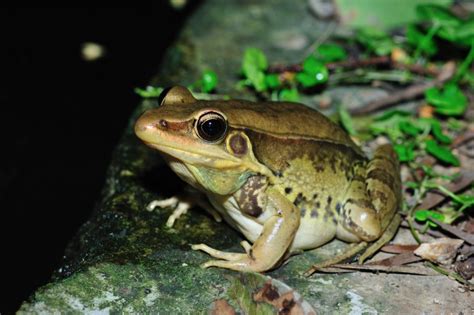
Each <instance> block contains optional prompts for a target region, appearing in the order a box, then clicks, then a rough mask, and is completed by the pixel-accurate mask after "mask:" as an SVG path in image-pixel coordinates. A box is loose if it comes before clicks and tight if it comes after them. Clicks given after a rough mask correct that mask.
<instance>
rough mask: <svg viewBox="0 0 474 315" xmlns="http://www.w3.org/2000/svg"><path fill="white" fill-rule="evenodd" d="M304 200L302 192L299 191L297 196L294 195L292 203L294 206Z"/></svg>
mask: <svg viewBox="0 0 474 315" xmlns="http://www.w3.org/2000/svg"><path fill="white" fill-rule="evenodd" d="M304 200H305V198H304V197H303V194H302V193H299V194H298V196H296V198H295V201H294V202H293V204H294V205H295V206H298V205H299V204H300V203H301V202H303V201H304Z"/></svg>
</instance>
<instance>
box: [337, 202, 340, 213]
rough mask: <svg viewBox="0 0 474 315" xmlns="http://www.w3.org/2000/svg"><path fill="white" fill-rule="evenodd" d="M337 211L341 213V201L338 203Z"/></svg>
mask: <svg viewBox="0 0 474 315" xmlns="http://www.w3.org/2000/svg"><path fill="white" fill-rule="evenodd" d="M336 212H337V214H341V203H339V202H338V203H336Z"/></svg>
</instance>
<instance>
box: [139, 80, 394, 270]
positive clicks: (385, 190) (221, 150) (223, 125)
mask: <svg viewBox="0 0 474 315" xmlns="http://www.w3.org/2000/svg"><path fill="white" fill-rule="evenodd" d="M134 131H135V134H136V136H137V137H138V138H139V139H140V140H141V141H142V142H143V143H144V144H145V145H147V146H149V147H151V148H152V149H154V150H158V151H159V152H160V153H161V155H162V157H163V158H164V160H165V161H166V163H167V164H168V165H169V167H170V168H171V169H172V170H173V171H174V172H175V173H176V174H177V175H178V177H180V178H181V179H182V180H184V181H185V182H186V183H188V184H189V185H190V186H192V187H193V188H194V189H197V190H198V191H200V192H202V193H203V194H204V195H205V196H206V197H207V200H208V201H209V204H210V205H211V206H212V208H213V209H215V211H216V212H217V213H218V214H219V215H220V216H221V217H222V218H223V219H224V220H225V221H226V222H227V223H228V224H229V225H230V226H232V227H233V228H234V229H236V230H237V231H239V232H240V233H242V235H243V236H244V237H245V240H243V241H242V242H241V246H242V247H243V251H242V252H227V251H222V250H218V249H215V248H213V247H211V246H209V245H207V244H193V245H192V249H193V250H197V251H202V252H205V253H207V254H208V255H209V256H211V257H212V258H213V259H211V260H208V261H206V262H205V263H203V264H202V265H201V266H202V267H203V268H208V267H217V268H224V269H230V270H235V271H242V272H266V271H269V270H272V269H274V268H277V267H278V266H280V265H281V264H283V263H284V262H285V261H286V260H287V259H288V258H289V257H290V256H292V255H294V254H298V253H301V252H302V251H304V250H311V249H315V248H318V247H321V246H322V245H324V244H326V243H328V242H330V241H331V240H333V239H336V238H337V239H339V240H342V241H344V242H347V243H349V245H348V246H347V247H346V249H345V250H344V251H343V252H342V253H341V254H339V255H335V256H334V257H332V258H330V259H328V260H326V261H323V262H322V263H319V264H315V265H313V267H312V268H311V269H310V270H309V271H308V272H309V274H311V273H312V272H314V271H316V270H317V269H319V268H323V267H326V266H330V265H332V264H335V263H337V262H341V261H343V260H346V259H349V258H353V257H354V256H355V255H356V254H358V253H360V252H362V254H361V255H360V256H359V263H363V262H364V261H365V260H366V259H367V258H369V257H371V256H372V255H373V254H374V253H375V252H377V251H378V249H380V248H381V247H382V246H383V245H384V244H386V243H387V242H389V241H390V240H391V239H392V238H393V236H394V235H395V233H396V231H397V228H398V226H399V225H400V222H401V217H400V214H399V208H400V203H401V183H400V169H399V168H400V167H399V162H398V158H397V155H396V153H395V152H394V150H393V148H392V146H391V145H390V144H383V145H380V146H378V147H377V148H376V149H375V150H374V153H373V156H372V157H371V158H370V159H369V158H368V157H367V156H366V155H365V154H364V152H363V151H362V149H361V148H360V147H359V146H358V145H357V144H355V142H354V141H353V140H352V139H351V137H350V136H349V135H348V134H347V133H346V132H345V131H344V129H342V128H341V127H340V126H339V125H338V124H336V123H335V122H333V121H331V120H330V119H329V118H327V117H326V116H325V115H323V114H322V113H320V112H319V111H317V110H315V109H312V108H310V107H308V106H305V105H303V104H299V103H294V102H271V101H259V102H252V101H246V100H236V99H231V100H198V99H196V98H195V97H194V96H193V94H192V93H191V91H189V90H188V89H187V88H185V87H182V86H174V87H172V88H169V89H168V90H166V91H164V92H163V95H162V97H161V102H160V104H159V106H157V107H155V108H152V109H149V110H147V111H145V112H144V113H143V114H141V116H140V117H139V118H138V119H137V121H136V123H135V127H134Z"/></svg>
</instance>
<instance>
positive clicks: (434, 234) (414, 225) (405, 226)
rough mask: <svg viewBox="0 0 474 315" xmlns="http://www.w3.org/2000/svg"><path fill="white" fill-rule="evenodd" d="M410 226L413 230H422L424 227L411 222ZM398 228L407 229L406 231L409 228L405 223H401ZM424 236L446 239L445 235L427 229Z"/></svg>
mask: <svg viewBox="0 0 474 315" xmlns="http://www.w3.org/2000/svg"><path fill="white" fill-rule="evenodd" d="M411 224H412V226H413V227H414V228H416V229H418V230H422V229H423V228H424V226H423V225H422V224H419V223H416V222H415V221H413V222H412V223H411ZM400 226H401V227H404V228H407V229H409V228H410V226H409V225H408V222H407V221H402V223H401V224H400ZM426 234H428V235H431V236H434V237H446V234H444V233H443V232H440V231H436V230H432V229H429V230H428V231H426Z"/></svg>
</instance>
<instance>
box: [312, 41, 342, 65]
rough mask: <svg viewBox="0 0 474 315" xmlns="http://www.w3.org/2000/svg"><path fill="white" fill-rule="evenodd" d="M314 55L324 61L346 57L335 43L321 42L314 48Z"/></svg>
mask: <svg viewBox="0 0 474 315" xmlns="http://www.w3.org/2000/svg"><path fill="white" fill-rule="evenodd" d="M315 53H316V56H317V57H318V59H319V60H321V61H322V62H324V63H327V62H332V61H339V60H344V59H347V53H346V51H345V50H344V48H342V47H341V46H339V45H337V44H321V45H320V46H318V48H316V51H315Z"/></svg>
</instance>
